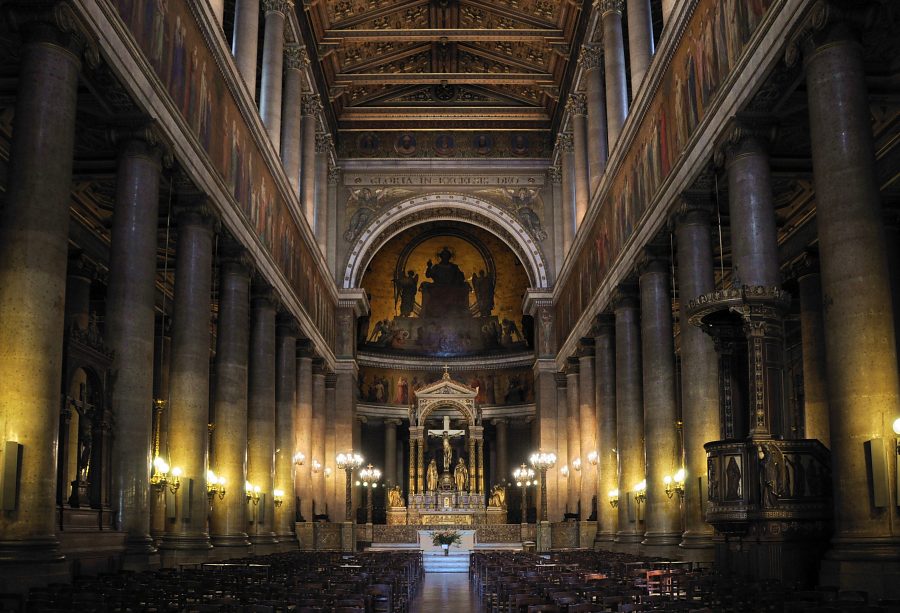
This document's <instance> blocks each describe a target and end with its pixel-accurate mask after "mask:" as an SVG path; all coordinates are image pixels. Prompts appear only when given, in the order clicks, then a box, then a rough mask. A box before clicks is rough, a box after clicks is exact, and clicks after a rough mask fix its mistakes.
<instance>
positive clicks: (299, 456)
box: [294, 451, 306, 466]
mask: <svg viewBox="0 0 900 613" xmlns="http://www.w3.org/2000/svg"><path fill="white" fill-rule="evenodd" d="M305 461H306V455H305V454H304V453H303V452H302V451H298V452H297V453H295V454H294V464H296V465H297V466H303V462H305Z"/></svg>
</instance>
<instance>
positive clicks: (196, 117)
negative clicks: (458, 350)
mask: <svg viewBox="0 0 900 613" xmlns="http://www.w3.org/2000/svg"><path fill="white" fill-rule="evenodd" d="M190 4H191V3H189V2H182V1H181V0H114V5H115V7H116V8H117V9H118V11H119V15H120V16H121V18H122V20H123V21H124V22H125V25H126V26H127V27H128V29H129V30H130V31H131V33H132V35H133V36H134V38H135V40H136V41H137V44H138V46H139V47H140V48H141V50H142V51H143V52H144V54H145V56H146V57H147V60H148V61H149V62H150V65H151V66H152V67H153V70H154V71H155V72H156V75H157V76H158V77H159V80H160V81H161V82H162V83H163V85H164V86H165V87H166V89H167V90H168V92H169V95H170V96H171V98H172V101H173V102H174V104H175V106H176V107H177V108H178V110H179V111H180V112H181V115H182V117H184V120H185V121H186V123H187V125H188V127H189V129H190V131H191V132H192V133H193V134H194V135H195V136H196V137H197V139H198V140H199V142H200V145H201V146H202V147H203V149H204V150H205V151H206V153H207V154H208V155H209V159H210V161H211V162H212V166H213V167H214V168H215V169H216V170H217V171H218V173H219V174H220V176H221V177H222V179H223V180H224V181H225V184H226V185H227V186H228V189H229V191H230V192H231V194H232V196H233V197H234V199H235V201H236V202H237V204H238V206H239V207H240V211H241V213H243V215H244V217H245V218H246V219H247V220H248V221H249V222H250V224H251V226H252V228H253V230H254V232H255V233H256V235H257V236H258V237H259V239H260V241H261V242H262V244H263V245H264V246H265V248H266V249H267V250H268V251H269V253H270V254H271V256H272V258H273V260H274V261H275V263H276V264H277V265H278V267H279V268H280V269H281V271H282V272H283V273H284V275H285V277H286V278H287V279H288V282H289V283H290V285H291V287H292V288H293V289H294V291H295V292H296V293H297V296H298V298H299V300H300V302H301V304H302V305H303V307H304V309H305V310H306V312H307V314H308V315H309V316H310V317H311V318H312V320H313V321H314V322H315V325H316V327H317V328H318V330H319V331H320V332H321V333H322V335H323V336H324V337H325V339H326V340H327V341H328V342H329V343H333V342H334V308H335V304H334V303H333V301H332V299H331V294H330V293H329V292H328V290H327V287H328V284H329V283H331V281H330V280H329V279H327V278H326V277H325V276H323V275H322V274H321V272H320V270H319V268H318V267H317V266H316V263H315V258H314V257H313V252H312V251H311V249H310V247H309V246H308V245H307V244H306V242H305V241H304V240H303V237H302V235H301V232H300V229H299V228H298V227H297V224H296V222H295V221H294V218H293V217H292V216H291V213H290V210H289V209H288V204H287V202H286V201H285V200H284V198H283V197H282V196H281V194H280V193H279V192H278V190H277V188H276V184H275V180H274V179H273V178H272V175H271V174H270V172H269V170H268V168H267V166H266V163H265V158H264V157H263V154H262V152H261V151H260V149H259V147H258V146H257V144H256V142H255V141H254V139H253V138H252V136H251V134H250V130H249V128H248V127H247V125H246V124H245V122H244V119H243V117H242V116H241V114H240V111H239V110H238V106H237V103H236V101H235V99H234V97H233V96H232V95H231V92H230V91H229V90H228V88H227V86H226V84H225V78H224V76H223V75H222V74H221V72H220V71H219V69H218V67H217V65H216V62H215V59H214V58H213V55H212V53H211V52H210V50H209V49H208V48H207V46H206V41H205V40H204V38H203V34H202V32H201V30H200V26H199V24H198V23H197V21H196V18H195V16H194V14H193V13H192V12H191V9H190Z"/></svg>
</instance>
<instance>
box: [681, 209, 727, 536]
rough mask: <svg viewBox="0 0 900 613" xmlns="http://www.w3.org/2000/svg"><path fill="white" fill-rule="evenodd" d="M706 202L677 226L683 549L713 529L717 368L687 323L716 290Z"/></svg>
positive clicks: (703, 337) (708, 345)
mask: <svg viewBox="0 0 900 613" xmlns="http://www.w3.org/2000/svg"><path fill="white" fill-rule="evenodd" d="M711 211H712V207H711V205H710V203H708V202H703V201H698V200H696V199H694V198H690V197H685V198H683V199H682V202H681V207H680V209H679V214H678V217H677V219H676V225H675V241H676V245H677V251H676V257H677V263H678V297H679V305H680V306H679V311H680V312H679V318H680V320H679V323H680V327H679V330H680V333H681V339H680V345H681V416H682V422H683V423H684V431H683V432H684V469H685V473H686V477H685V479H686V481H685V487H684V527H685V531H684V534H683V535H682V541H681V547H683V548H685V549H710V548H712V546H713V543H712V536H713V528H712V526H711V525H710V524H708V523H706V519H705V517H704V515H703V500H704V499H705V497H706V491H705V488H704V487H703V486H702V483H704V482H705V481H706V470H707V467H706V450H705V449H703V445H705V444H706V443H709V442H712V441H715V440H719V438H720V436H721V435H720V419H719V365H718V356H717V355H716V348H715V346H714V344H713V339H712V338H711V337H710V336H709V335H708V334H706V333H705V332H703V330H701V329H700V328H698V327H697V326H692V325H691V324H690V323H688V321H687V317H686V315H685V308H686V306H687V304H688V302H689V301H690V300H693V299H695V298H696V297H697V296H701V295H703V294H706V293H708V292H711V291H713V290H714V289H715V288H716V284H715V275H714V273H713V251H712V228H711V225H710V213H711Z"/></svg>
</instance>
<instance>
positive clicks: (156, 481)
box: [150, 456, 181, 494]
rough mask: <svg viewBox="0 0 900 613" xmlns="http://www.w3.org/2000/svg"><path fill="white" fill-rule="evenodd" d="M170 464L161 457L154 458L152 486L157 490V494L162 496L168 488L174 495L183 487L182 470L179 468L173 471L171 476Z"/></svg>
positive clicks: (151, 477)
mask: <svg viewBox="0 0 900 613" xmlns="http://www.w3.org/2000/svg"><path fill="white" fill-rule="evenodd" d="M169 473H170V471H169V464H168V463H167V462H166V461H165V460H163V459H162V458H161V457H159V456H156V457H155V458H153V474H152V475H150V485H152V486H153V487H155V488H156V493H157V494H161V493H162V492H163V490H165V489H166V486H167V485H168V486H169V490H170V491H171V492H172V493H173V494H174V493H175V492H177V491H178V488H179V487H181V469H180V468H178V467H177V466H176V467H175V468H173V469H171V475H170V474H169Z"/></svg>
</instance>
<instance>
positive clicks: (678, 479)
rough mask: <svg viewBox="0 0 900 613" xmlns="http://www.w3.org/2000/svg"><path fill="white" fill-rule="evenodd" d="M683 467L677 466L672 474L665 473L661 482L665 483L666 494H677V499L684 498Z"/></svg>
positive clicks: (670, 495) (669, 495)
mask: <svg viewBox="0 0 900 613" xmlns="http://www.w3.org/2000/svg"><path fill="white" fill-rule="evenodd" d="M684 477H685V473H684V469H683V468H679V469H678V470H677V471H676V472H675V475H674V476H670V475H666V476H665V477H663V483H665V485H666V496H668V497H669V498H671V497H672V496H674V495H675V494H678V498H679V499H683V498H684Z"/></svg>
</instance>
